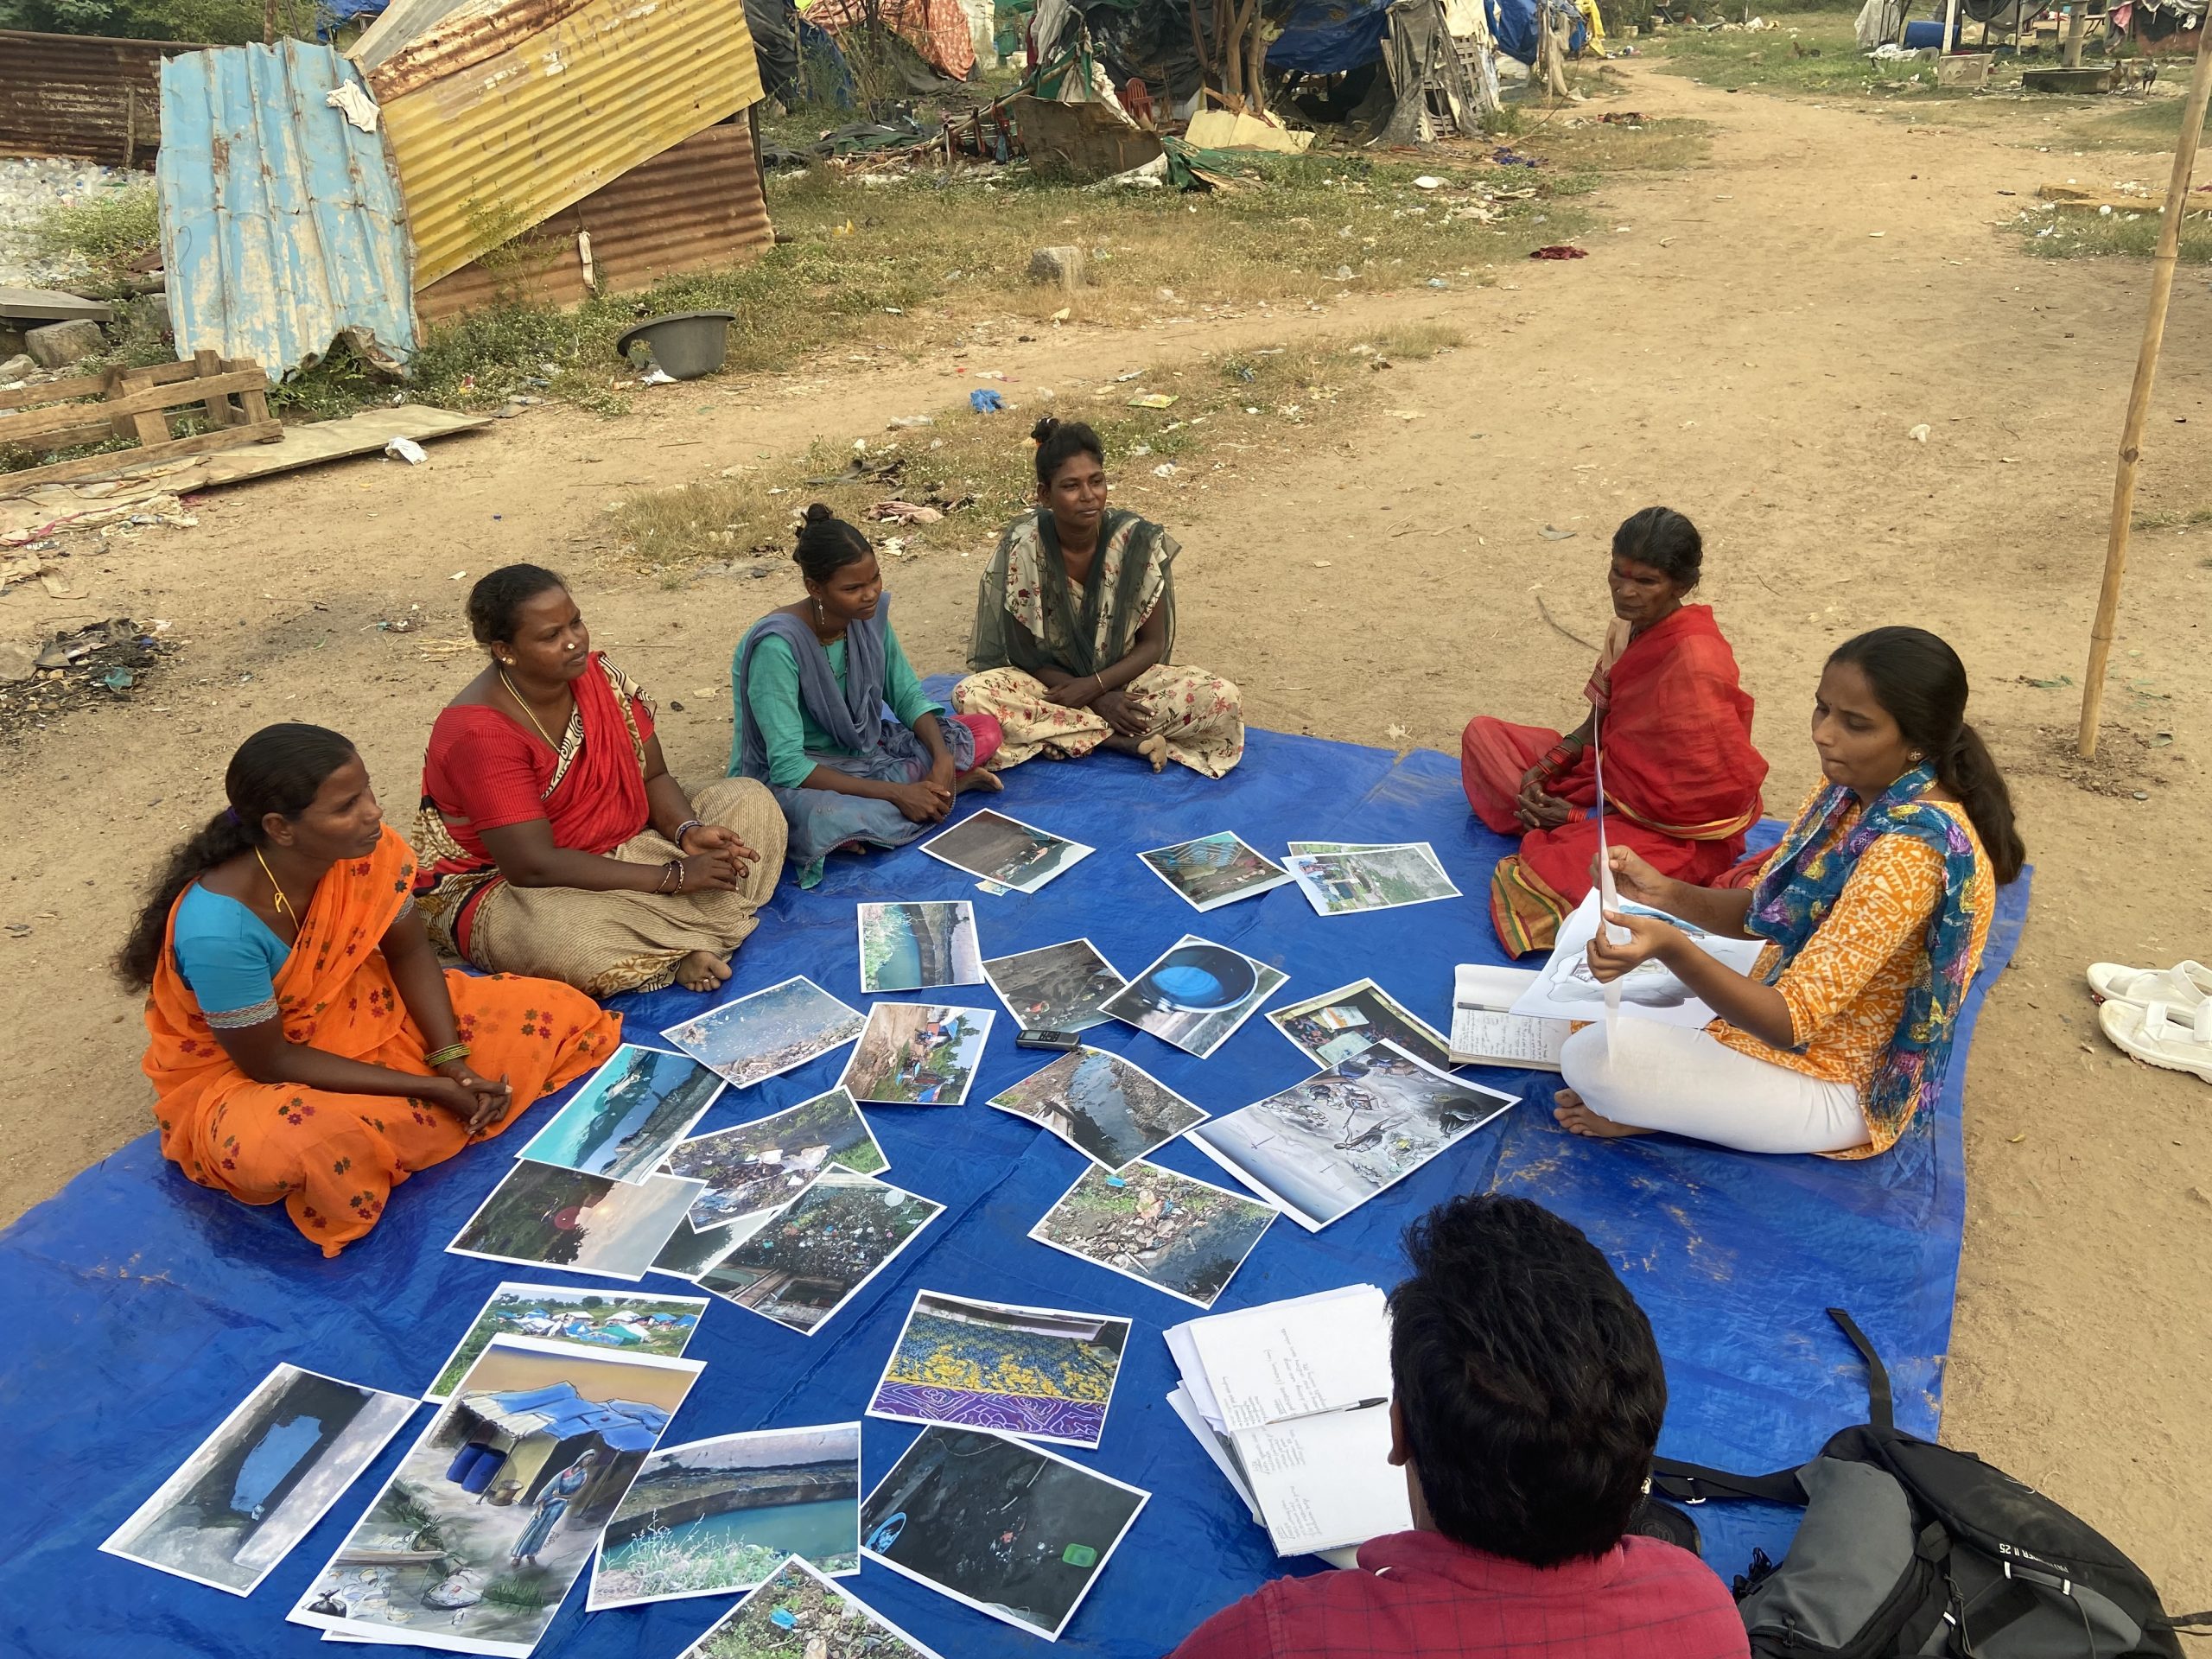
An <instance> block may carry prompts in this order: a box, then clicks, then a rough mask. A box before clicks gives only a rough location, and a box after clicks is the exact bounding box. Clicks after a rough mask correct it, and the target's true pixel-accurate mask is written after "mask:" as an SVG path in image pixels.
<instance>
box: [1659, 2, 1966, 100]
mask: <svg viewBox="0 0 2212 1659" xmlns="http://www.w3.org/2000/svg"><path fill="white" fill-rule="evenodd" d="M1729 10H1731V11H1732V12H1733V11H1734V10H1735V9H1734V8H1730V9H1729ZM1755 10H1757V9H1756V8H1755ZM1856 16H1857V13H1856V11H1855V10H1853V11H1806V12H1798V13H1796V14H1793V15H1789V16H1783V17H1779V18H1773V17H1770V18H1769V19H1768V21H1769V22H1775V23H1777V27H1776V28H1774V29H1760V30H1758V31H1757V32H1756V33H1744V32H1742V31H1740V30H1739V31H1738V32H1736V33H1732V34H1731V33H1726V32H1723V31H1719V30H1715V31H1713V32H1711V33H1708V32H1707V31H1706V30H1704V29H1685V28H1675V29H1664V30H1662V31H1661V32H1660V33H1659V34H1658V35H1656V36H1654V37H1653V40H1652V44H1653V47H1654V49H1655V52H1656V55H1658V56H1659V58H1660V59H1661V60H1662V63H1663V65H1664V67H1666V68H1667V69H1669V70H1670V71H1671V72H1673V73H1675V74H1679V75H1688V76H1691V77H1693V78H1694V79H1697V80H1700V81H1702V82H1703V83H1704V84H1705V85H1706V86H1719V87H1723V88H1726V90H1728V91H1730V92H1737V91H1741V90H1744V89H1746V88H1751V89H1756V90H1757V91H1759V92H1777V93H1782V94H1785V95H1789V96H1793V97H1812V98H1858V97H1866V96H1870V95H1874V96H1896V95H1900V94H1922V95H1926V96H1930V97H1936V96H1940V97H1942V98H1944V99H1959V98H1964V97H1967V96H1968V94H1967V93H1965V92H1948V91H1946V92H1942V93H1940V94H1938V93H1937V92H1936V86H1935V82H1936V66H1935V64H1934V63H1933V62H1932V61H1923V60H1916V59H1905V60H1898V61H1894V62H1876V61H1874V60H1872V59H1870V58H1863V57H1861V56H1859V43H1858V40H1857V38H1856V35H1855V34H1854V32H1853V20H1854V18H1855V17H1856ZM1915 77H1917V79H1915Z"/></svg>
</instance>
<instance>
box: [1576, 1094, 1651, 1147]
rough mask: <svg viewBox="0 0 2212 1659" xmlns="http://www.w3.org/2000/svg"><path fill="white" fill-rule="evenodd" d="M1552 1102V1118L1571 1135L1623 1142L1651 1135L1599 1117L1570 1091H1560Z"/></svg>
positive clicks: (1642, 1130)
mask: <svg viewBox="0 0 2212 1659" xmlns="http://www.w3.org/2000/svg"><path fill="white" fill-rule="evenodd" d="M1552 1100H1553V1102H1554V1107H1553V1110H1552V1116H1554V1117H1555V1118H1557V1119H1558V1120H1559V1121H1560V1124H1561V1126H1562V1127H1564V1128H1566V1129H1567V1131H1568V1132H1569V1133H1571V1134H1574V1135H1588V1136H1589V1137H1590V1138H1591V1139H1592V1140H1593V1141H1624V1140H1626V1139H1627V1138H1628V1137H1629V1136H1630V1135H1649V1134H1650V1133H1651V1131H1650V1130H1649V1129H1639V1128H1637V1127H1636V1126H1635V1125H1634V1124H1632V1123H1616V1122H1613V1120H1612V1119H1611V1118H1610V1117H1600V1116H1598V1114H1597V1113H1595V1112H1593V1111H1592V1110H1591V1109H1589V1108H1588V1107H1587V1106H1585V1105H1584V1104H1583V1103H1582V1096H1580V1095H1578V1094H1576V1093H1575V1092H1574V1090H1572V1089H1562V1090H1560V1091H1559V1092H1558V1093H1557V1094H1555V1095H1554V1096H1552Z"/></svg>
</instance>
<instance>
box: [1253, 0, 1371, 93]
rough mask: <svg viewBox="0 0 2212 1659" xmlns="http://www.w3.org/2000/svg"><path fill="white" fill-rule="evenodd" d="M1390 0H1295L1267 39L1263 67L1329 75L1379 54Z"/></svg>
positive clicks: (1351, 67) (1355, 66) (1355, 67)
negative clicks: (1277, 31)
mask: <svg viewBox="0 0 2212 1659" xmlns="http://www.w3.org/2000/svg"><path fill="white" fill-rule="evenodd" d="M1389 24H1390V0H1297V3H1295V4H1294V5H1293V6H1292V7H1291V10H1290V15H1289V16H1287V17H1285V18H1284V19H1283V21H1282V34H1281V35H1280V36H1279V37H1278V38H1276V39H1274V40H1273V41H1268V67H1269V68H1271V69H1293V70H1296V71H1297V72H1298V73H1300V74H1307V75H1334V74H1340V73H1343V72H1344V71H1345V70H1347V69H1357V68H1358V67H1359V66H1360V65H1362V64H1363V63H1373V62H1375V61H1376V60H1377V59H1379V58H1380V57H1382V55H1383V32H1384V31H1385V30H1386V29H1389Z"/></svg>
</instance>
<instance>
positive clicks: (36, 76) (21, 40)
mask: <svg viewBox="0 0 2212 1659" xmlns="http://www.w3.org/2000/svg"><path fill="white" fill-rule="evenodd" d="M200 49H201V48H199V47H197V46H194V45H192V44H191V43H190V42H188V41H110V40H102V39H99V38H97V37H95V36H92V35H27V34H22V33H19V32H18V31H16V30H14V29H0V153H5V154H8V155H14V156H83V157H85V158H86V160H87V161H94V162H106V163H108V164H109V165H110V166H111V167H151V166H152V165H153V164H154V152H155V151H156V149H160V148H161V142H162V59H163V58H168V57H175V55H176V54H178V53H180V52H197V51H200Z"/></svg>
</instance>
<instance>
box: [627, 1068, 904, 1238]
mask: <svg viewBox="0 0 2212 1659" xmlns="http://www.w3.org/2000/svg"><path fill="white" fill-rule="evenodd" d="M667 1167H668V1173H670V1174H671V1175H674V1176H677V1177H679V1178H681V1179H685V1180H696V1181H703V1182H705V1183H706V1190H705V1191H704V1192H701V1193H700V1194H699V1196H698V1197H697V1198H694V1199H693V1200H692V1201H691V1211H690V1221H691V1224H692V1225H693V1226H694V1227H701V1228H716V1229H727V1228H730V1227H741V1228H743V1229H745V1230H746V1231H745V1232H744V1233H729V1232H727V1231H725V1232H723V1233H722V1234H721V1249H728V1248H729V1247H730V1246H731V1245H732V1244H734V1243H736V1242H737V1240H738V1239H739V1238H741V1237H743V1236H747V1234H749V1233H750V1232H751V1230H753V1228H755V1227H757V1226H758V1225H759V1224H760V1222H762V1221H764V1220H766V1218H767V1217H769V1216H772V1215H773V1214H774V1213H775V1212H776V1211H779V1210H780V1209H782V1208H783V1207H784V1206H785V1205H787V1204H789V1203H790V1202H791V1200H792V1199H793V1198H797V1197H798V1195H799V1194H800V1193H802V1192H805V1191H806V1189H807V1188H808V1187H810V1186H811V1185H814V1183H815V1182H816V1181H817V1179H820V1178H821V1177H822V1175H823V1173H824V1172H826V1171H828V1170H831V1169H845V1170H850V1171H851V1172H852V1173H854V1174H855V1175H880V1174H881V1173H883V1172H884V1171H885V1170H887V1169H888V1168H890V1167H891V1163H890V1160H888V1159H887V1158H886V1157H885V1156H884V1155H883V1148H882V1147H880V1146H879V1145H878V1144H877V1142H876V1139H875V1135H874V1131H873V1130H871V1129H870V1128H868V1120H867V1119H866V1118H865V1117H862V1116H861V1109H860V1107H859V1106H858V1105H856V1104H855V1103H854V1100H853V1097H852V1096H851V1095H850V1094H849V1093H848V1092H846V1091H845V1090H842V1089H832V1090H829V1093H828V1094H826V1095H817V1096H815V1097H814V1098H813V1099H812V1100H803V1101H801V1102H800V1103H798V1105H796V1106H791V1107H786V1108H785V1109H784V1110H782V1111H780V1112H778V1113H776V1114H775V1115H774V1116H770V1117H764V1118H761V1119H760V1121H759V1122H753V1123H741V1124H739V1125H738V1126H737V1127H736V1128H734V1129H717V1130H715V1132H714V1133H713V1134H712V1135H700V1136H698V1137H696V1139H694V1140H690V1141H683V1143H682V1144H680V1145H679V1146H677V1147H676V1148H675V1150H674V1151H672V1152H671V1153H670V1154H668V1166H667ZM701 1265H702V1266H704V1265H705V1264H704V1263H703V1262H702V1263H701Z"/></svg>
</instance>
